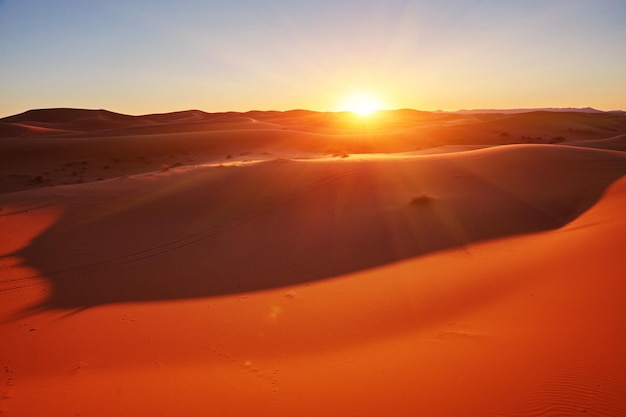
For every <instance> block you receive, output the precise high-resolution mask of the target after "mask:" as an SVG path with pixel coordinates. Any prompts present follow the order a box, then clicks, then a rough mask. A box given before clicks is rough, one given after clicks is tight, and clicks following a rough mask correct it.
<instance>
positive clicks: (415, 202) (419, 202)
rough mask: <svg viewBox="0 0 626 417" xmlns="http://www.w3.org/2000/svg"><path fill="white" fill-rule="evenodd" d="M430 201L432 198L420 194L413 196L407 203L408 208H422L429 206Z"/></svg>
mask: <svg viewBox="0 0 626 417" xmlns="http://www.w3.org/2000/svg"><path fill="white" fill-rule="evenodd" d="M431 201H432V197H430V196H429V195H427V194H420V195H418V196H415V197H413V198H412V199H411V201H409V205H410V206H424V205H427V204H430V203H431Z"/></svg>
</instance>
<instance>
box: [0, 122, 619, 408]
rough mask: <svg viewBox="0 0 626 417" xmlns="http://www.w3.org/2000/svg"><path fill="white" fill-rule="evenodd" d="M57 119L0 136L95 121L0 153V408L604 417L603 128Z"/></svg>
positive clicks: (614, 353) (611, 136)
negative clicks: (531, 139)
mask: <svg viewBox="0 0 626 417" xmlns="http://www.w3.org/2000/svg"><path fill="white" fill-rule="evenodd" d="M35 114H37V113H36V112H35ZM55 114H56V113H55ZM60 114H62V115H63V117H61V116H59V115H58V114H57V116H56V117H59V119H58V122H57V119H55V117H52V116H50V115H46V116H44V117H41V115H38V116H33V114H32V113H31V114H30V115H29V113H26V114H24V115H21V116H20V117H17V118H15V119H11V120H14V121H11V120H9V121H7V120H6V119H5V120H4V121H3V123H5V124H14V125H17V124H20V125H28V126H35V125H34V124H33V123H35V122H37V123H47V124H48V125H50V126H53V125H55V126H62V125H64V126H65V127H69V125H68V123H73V120H74V121H75V120H82V121H83V122H84V121H85V120H87V121H89V123H84V124H81V125H80V126H83V127H84V126H91V127H93V128H94V129H95V130H92V131H90V132H87V133H85V134H84V135H83V136H82V137H81V136H80V134H79V133H78V131H74V132H73V133H71V134H67V135H65V136H64V135H58V132H56V133H53V134H51V135H49V136H47V137H32V138H29V137H5V138H2V139H0V176H1V178H0V184H2V187H1V188H0V191H1V193H0V231H1V233H2V239H0V337H1V338H2V340H3V343H0V366H1V368H0V371H2V375H3V378H2V380H0V383H1V385H0V415H6V416H33V415H47V416H66V415H77V414H78V415H89V416H110V415H122V416H136V415H150V416H161V415H162V416H166V415H167V416H170V415H184V416H187V415H188V416H192V415H208V414H210V415H224V416H226V415H228V416H249V415H255V416H256V415H259V416H265V415H267V416H294V415H298V416H321V415H328V416H370V415H371V416H374V415H376V416H380V415H393V416H416V415H424V416H426V415H428V416H537V417H547V416H553V415H563V416H570V415H589V416H620V415H626V401H624V398H623V397H624V396H623V393H624V391H625V390H626V377H625V375H626V356H625V355H624V354H623V352H624V350H625V349H626V337H625V336H624V335H626V321H625V320H624V317H626V311H625V307H624V303H623V294H624V290H625V288H624V286H625V282H624V280H623V278H624V277H623V271H624V270H625V267H626V261H625V260H624V254H625V252H624V247H625V246H626V220H625V219H624V216H623V215H622V213H623V212H624V207H625V206H626V178H624V174H626V154H624V153H623V152H620V151H619V149H621V148H620V147H621V143H622V139H623V137H622V136H623V133H622V134H621V136H618V135H616V133H615V131H614V130H617V131H618V133H620V132H623V130H624V129H626V127H625V122H624V121H621V122H620V120H621V119H615V118H613V117H614V116H615V115H611V117H607V116H606V115H604V114H598V115H582V116H581V115H579V114H570V113H559V115H558V116H555V117H554V118H553V117H552V115H550V114H544V113H536V114H535V113H527V114H524V115H518V116H519V117H516V116H510V115H471V118H470V117H469V116H468V115H462V117H463V119H456V117H457V115H437V114H426V115H422V114H420V112H413V111H401V112H399V113H398V115H397V116H398V119H397V120H395V121H394V120H391V119H392V116H391V114H387V115H381V116H380V117H383V118H388V119H387V120H386V121H384V120H383V119H380V120H379V122H380V123H382V124H381V125H379V126H377V127H372V129H371V130H369V131H365V130H361V131H359V129H363V127H362V126H361V127H357V126H356V125H354V124H353V125H352V126H349V125H348V124H343V123H347V121H348V117H349V116H348V115H345V114H339V115H337V114H335V115H324V114H319V113H315V112H307V111H294V112H284V113H282V112H267V113H264V112H248V113H245V114H219V115H215V114H214V115H210V114H207V113H203V112H195V111H190V112H180V113H175V114H170V115H149V116H127V117H129V118H130V119H127V120H128V122H127V123H126V122H124V123H126V124H124V126H121V125H120V126H121V127H120V126H118V127H115V128H113V130H107V129H109V127H110V126H109V127H106V128H104V129H105V130H99V129H100V127H99V125H98V123H91V121H90V120H91V119H90V118H92V117H95V118H96V119H99V120H102V119H105V120H109V119H110V120H114V119H117V118H119V116H117V115H115V114H109V113H107V112H95V113H82V112H80V111H79V112H60ZM72 114H73V116H71V115H72ZM48 116H50V118H47V117H48ZM70 116H71V117H70ZM440 116H441V117H440ZM588 116H594V117H595V116H597V117H596V118H594V117H588ZM72 117H74V118H73V119H72ZM135 117H139V118H141V119H142V121H141V123H142V124H144V125H140V124H136V123H137V122H136V121H135V119H134V118H135ZM442 117H443V118H442ZM458 117H461V115H458ZM520 117H521V118H520ZM615 117H616V116H615ZM36 119H37V120H38V121H37V120H36ZM44 119H45V120H44ZM70 119H71V120H70ZM124 120H126V119H124ZM411 120H413V122H411ZM307 121H308V122H307ZM383 121H384V123H387V124H386V126H387V128H384V127H383V126H385V124H384V123H383ZM353 122H354V120H353V121H352V122H351V123H353ZM307 123H310V124H309V125H307ZM371 123H374V122H373V121H372V122H371ZM441 123H448V124H447V125H441V126H440V125H439V124H441ZM620 123H621V124H620ZM192 125H195V126H196V127H197V128H199V129H198V130H193V129H194V128H192V127H190V126H192ZM75 126H76V125H75ZM185 126H186V127H185ZM200 126H202V128H200ZM216 126H221V128H216ZM249 126H259V127H258V128H257V127H252V128H248V127H249ZM268 126H273V128H269V127H268ZM572 126H574V127H576V129H577V131H578V133H577V135H578V136H576V135H574V136H576V137H579V136H582V135H583V134H582V132H583V131H585V132H586V131H589V132H591V133H590V135H589V136H588V137H586V138H583V139H576V140H575V139H573V138H572V139H568V138H566V139H564V140H563V141H561V143H560V144H529V143H523V144H519V143H518V144H511V143H512V142H515V141H517V139H518V138H520V137H523V136H524V135H526V134H527V133H528V132H530V131H532V132H533V135H534V134H536V135H540V136H541V137H544V138H547V137H552V136H551V135H555V134H556V133H558V132H560V131H563V130H564V129H565V130H567V129H568V127H572ZM159 127H161V128H162V129H163V130H162V131H161V133H158V129H157V128H159ZM118 128H119V129H118ZM144 128H145V129H147V130H144V131H143V134H140V133H139V132H140V131H141V129H144ZM120 129H122V130H123V129H129V131H132V132H134V133H133V134H132V135H124V134H122V133H121V130H120ZM150 129H153V130H150ZM532 129H536V130H532ZM115 130H117V132H118V134H111V132H113V131H115ZM106 131H108V132H109V133H106V134H105V133H103V132H106ZM150 131H151V132H152V133H147V132H150ZM501 131H505V132H507V136H502V135H501V133H502V132H501ZM604 131H606V132H607V135H606V136H602V135H600V133H601V132H604ZM98 132H100V133H98ZM164 132H165V133H164ZM332 132H334V133H332ZM455 134H456V135H461V136H458V137H457V136H455ZM430 146H438V147H437V148H429V147H430ZM425 149H426V150H425ZM105 167H106V168H105Z"/></svg>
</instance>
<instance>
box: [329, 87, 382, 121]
mask: <svg viewBox="0 0 626 417" xmlns="http://www.w3.org/2000/svg"><path fill="white" fill-rule="evenodd" d="M382 109H383V105H382V103H381V101H380V100H379V99H378V98H377V97H376V96H374V95H372V94H370V93H365V92H360V93H354V94H352V95H350V96H347V97H346V98H344V99H343V101H342V102H341V104H340V105H339V108H338V110H339V111H348V112H351V113H354V114H356V115H358V116H363V117H365V116H369V115H372V114H374V113H376V112H377V111H379V110H382Z"/></svg>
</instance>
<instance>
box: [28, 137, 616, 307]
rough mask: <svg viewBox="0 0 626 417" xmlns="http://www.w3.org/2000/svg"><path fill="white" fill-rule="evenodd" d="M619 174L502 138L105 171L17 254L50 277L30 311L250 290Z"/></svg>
mask: <svg viewBox="0 0 626 417" xmlns="http://www.w3.org/2000/svg"><path fill="white" fill-rule="evenodd" d="M625 173H626V160H625V159H624V158H623V157H621V156H620V155H618V154H616V153H609V152H602V151H591V150H588V149H574V148H566V147H552V146H525V147H524V146H522V147H516V146H511V147H507V148H506V149H501V150H485V151H476V152H467V153H463V154H457V155H447V156H440V157H437V158H414V159H398V160H393V161H390V160H375V159H374V160H362V161H360V160H358V159H357V158H354V157H351V158H347V159H345V160H342V161H334V162H311V161H273V162H266V163H261V164H257V165H250V166H243V167H224V168H204V169H197V170H196V171H193V172H188V173H185V174H180V175H171V176H169V177H166V178H160V179H159V180H154V181H151V180H150V178H139V179H130V180H126V181H125V182H123V181H121V180H112V181H111V182H103V183H101V184H96V185H94V186H91V187H89V188H84V190H83V189H81V188H80V187H75V188H74V189H73V190H74V191H75V194H72V195H71V196H69V197H67V198H68V202H69V203H68V204H67V207H68V210H67V211H66V212H65V214H64V216H63V217H62V218H61V219H60V220H59V221H58V222H57V223H56V224H54V225H53V226H52V227H50V228H48V229H47V230H45V231H44V232H43V233H42V234H40V235H39V236H38V237H37V238H36V239H34V240H33V241H32V242H31V243H30V245H29V246H28V247H26V248H25V249H23V250H21V251H20V252H19V253H18V254H16V255H17V256H19V257H20V258H21V259H23V262H24V264H26V265H28V266H30V267H32V268H35V269H36V270H38V271H40V276H41V277H44V278H45V279H47V280H48V281H49V283H50V284H51V285H50V286H51V294H50V297H49V298H48V299H47V300H46V301H45V302H44V303H43V304H42V305H40V306H36V307H35V310H36V309H82V308H89V307H92V306H97V305H104V304H110V303H120V302H144V301H154V300H170V299H185V298H196V297H209V296H220V295H226V294H234V293H247V292H252V291H258V290H264V289H271V288H277V287H282V286H290V285H295V284H300V283H305V282H311V281H315V280H320V279H328V278H331V277H335V276H338V275H341V274H346V273H350V272H354V271H359V270H364V269H368V268H374V267H377V266H381V265H384V264H388V263H391V262H395V261H399V260H403V259H407V258H411V257H415V256H419V255H424V254H428V253H432V252H435V251H440V250H445V249H450V248H462V247H463V246H464V245H467V244H470V243H472V242H478V241H484V240H488V239H496V238H503V237H506V236H512V235H519V234H524V233H532V232H538V231H544V230H550V229H555V228H559V227H561V226H563V225H565V224H567V223H568V222H570V221H571V220H573V219H574V218H576V217H577V216H579V215H580V214H582V213H583V212H585V211H586V210H588V209H589V208H590V207H591V206H592V205H593V204H594V203H596V202H597V201H598V199H599V198H600V197H601V196H602V194H603V192H604V191H605V190H606V188H607V187H608V186H610V184H611V183H613V182H614V181H616V180H617V179H619V178H620V177H621V176H622V175H624V174H625ZM115 181H117V182H115ZM116 187H117V188H116ZM424 273H425V271H418V270H416V271H415V275H416V277H419V276H420V275H421V274H424Z"/></svg>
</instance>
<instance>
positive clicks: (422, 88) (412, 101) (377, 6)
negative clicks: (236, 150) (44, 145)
mask: <svg viewBox="0 0 626 417" xmlns="http://www.w3.org/2000/svg"><path fill="white" fill-rule="evenodd" d="M624 22H626V1H624V0H515V1H513V0H385V1H381V0H315V1H303V0H197V1H196V0H179V1H172V0H168V1H164V0H110V1H100V0H98V1H95V0H94V1H88V0H54V1H51V0H0V117H3V116H8V115H11V114H16V113H20V112H23V111H26V110H29V109H35V108H49V107H75V108H92V109H100V108H104V109H108V110H111V111H116V112H120V113H126V114H149V113H162V112H169V111H177V110H187V109H200V110H204V111H209V112H218V111H247V110H291V109H309V110H317V111H336V110H340V108H339V106H340V103H341V102H343V101H345V100H346V97H349V96H351V95H354V94H357V93H359V94H369V95H370V96H374V97H376V98H377V99H378V100H379V101H380V103H381V106H383V107H384V108H389V109H396V108H413V109H419V110H451V111H452V110H458V109H476V108H500V109H501V108H530V107H587V106H590V107H594V108H597V109H600V110H614V109H624V108H626V24H624Z"/></svg>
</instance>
